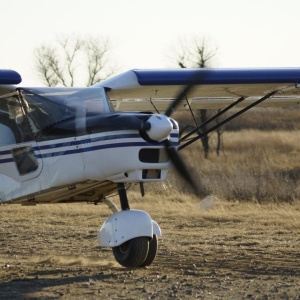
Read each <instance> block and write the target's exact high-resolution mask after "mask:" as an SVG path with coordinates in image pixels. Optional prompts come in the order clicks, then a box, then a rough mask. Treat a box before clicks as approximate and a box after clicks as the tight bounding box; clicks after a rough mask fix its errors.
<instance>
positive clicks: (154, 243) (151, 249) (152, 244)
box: [140, 234, 158, 267]
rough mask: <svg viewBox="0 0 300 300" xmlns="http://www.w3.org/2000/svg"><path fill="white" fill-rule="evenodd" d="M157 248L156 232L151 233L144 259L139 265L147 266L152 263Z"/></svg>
mask: <svg viewBox="0 0 300 300" xmlns="http://www.w3.org/2000/svg"><path fill="white" fill-rule="evenodd" d="M157 248H158V239H157V236H156V234H154V235H153V238H152V240H151V241H150V242H149V251H148V255H147V257H146V259H145V261H144V262H143V263H142V264H141V265H140V267H147V266H150V265H151V264H152V262H153V261H154V259H155V256H156V253H157Z"/></svg>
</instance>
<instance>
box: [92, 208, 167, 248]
mask: <svg viewBox="0 0 300 300" xmlns="http://www.w3.org/2000/svg"><path fill="white" fill-rule="evenodd" d="M154 234H155V235H157V236H161V235H162V233H161V229H160V227H159V225H158V224H157V223H156V222H155V221H154V220H152V219H151V217H150V215H149V214H148V213H146V212H145V211H142V210H134V209H132V210H123V211H119V212H116V213H114V214H112V215H111V216H110V217H109V218H108V219H107V220H106V221H105V222H104V224H103V225H102V227H101V228H100V230H99V232H98V237H97V239H98V243H99V245H100V246H102V247H117V246H120V245H122V244H123V243H125V242H127V241H129V240H131V239H134V238H137V237H148V238H149V239H152V237H153V235H154Z"/></svg>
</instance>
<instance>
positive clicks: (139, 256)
mask: <svg viewBox="0 0 300 300" xmlns="http://www.w3.org/2000/svg"><path fill="white" fill-rule="evenodd" d="M112 250H113V254H114V257H115V259H116V261H117V262H118V263H119V264H120V265H122V266H123V267H127V268H137V267H140V266H141V265H142V264H143V263H144V261H145V260H146V258H147V256H148V252H149V238H147V237H137V238H134V239H132V240H129V241H127V242H125V243H124V244H122V245H120V246H118V247H114V248H112Z"/></svg>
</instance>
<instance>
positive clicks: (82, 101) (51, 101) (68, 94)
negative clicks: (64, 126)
mask: <svg viewBox="0 0 300 300" xmlns="http://www.w3.org/2000/svg"><path fill="white" fill-rule="evenodd" d="M20 91H21V93H22V96H23V101H24V105H25V110H26V111H27V114H28V117H29V118H31V119H32V121H33V122H34V123H35V126H36V127H37V128H39V130H44V129H46V128H47V127H51V126H53V125H56V124H58V123H61V122H63V121H65V120H70V119H74V120H75V121H76V120H78V122H81V123H82V121H83V120H84V119H86V117H88V116H94V115H99V114H103V113H107V112H110V111H111V108H110V104H109V101H108V99H107V97H106V93H105V91H104V89H103V88H78V89H76V88H34V89H33V88H32V89H20Z"/></svg>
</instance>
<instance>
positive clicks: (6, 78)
mask: <svg viewBox="0 0 300 300" xmlns="http://www.w3.org/2000/svg"><path fill="white" fill-rule="evenodd" d="M21 82H22V77H21V75H20V74H19V73H18V72H16V71H14V70H8V69H0V84H19V83H21Z"/></svg>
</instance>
